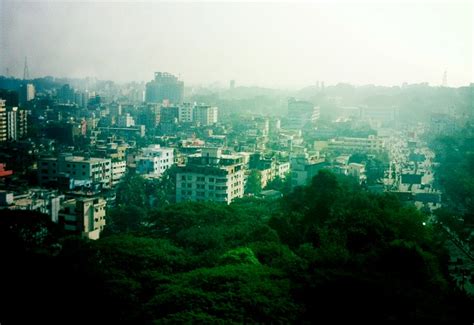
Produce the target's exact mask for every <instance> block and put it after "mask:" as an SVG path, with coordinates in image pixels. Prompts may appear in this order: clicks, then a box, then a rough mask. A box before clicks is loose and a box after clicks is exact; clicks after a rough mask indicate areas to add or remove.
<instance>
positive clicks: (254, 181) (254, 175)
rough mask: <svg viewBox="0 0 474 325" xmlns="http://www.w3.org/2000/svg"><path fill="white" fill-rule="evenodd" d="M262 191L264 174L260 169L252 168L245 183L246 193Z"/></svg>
mask: <svg viewBox="0 0 474 325" xmlns="http://www.w3.org/2000/svg"><path fill="white" fill-rule="evenodd" d="M261 191H262V175H260V172H259V171H258V170H255V169H253V170H251V171H250V174H249V176H248V177H247V182H246V184H245V193H250V194H259V193H260V192H261Z"/></svg>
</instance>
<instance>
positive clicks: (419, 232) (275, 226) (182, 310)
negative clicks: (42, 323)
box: [0, 170, 473, 324]
mask: <svg viewBox="0 0 474 325" xmlns="http://www.w3.org/2000/svg"><path fill="white" fill-rule="evenodd" d="M135 182H136V183H135ZM140 182H141V181H140V180H139V179H138V180H133V181H132V183H135V185H136V184H140ZM128 186H130V185H126V186H125V187H128ZM140 196H141V195H138V196H136V197H135V198H134V199H133V200H132V201H133V202H134V203H137V201H136V200H137V197H138V200H139V199H140ZM121 200H125V198H122V199H121ZM140 208H141V206H138V205H132V204H130V205H125V204H124V203H123V201H122V202H121V203H119V206H118V207H117V208H116V209H117V210H115V211H113V213H116V215H113V213H112V215H113V217H112V219H113V220H112V223H111V224H110V227H113V228H115V230H114V233H115V234H109V235H108V236H105V237H104V238H101V239H100V240H98V241H84V240H81V239H78V238H64V237H61V235H60V234H55V233H54V229H53V228H51V229H50V228H48V227H46V228H47V231H46V238H50V239H48V240H44V241H41V242H35V241H33V242H31V241H28V238H25V237H21V236H20V237H19V236H18V235H15V236H13V237H12V236H10V237H8V240H7V241H8V242H9V243H11V244H10V245H14V246H15V247H24V246H25V245H26V244H27V245H26V246H27V247H29V249H28V250H25V249H17V250H16V252H17V254H16V255H18V256H21V259H22V261H23V262H22V263H14V261H13V260H12V257H11V256H12V255H11V256H10V257H9V259H7V260H5V263H6V265H12V271H10V270H8V271H9V273H8V274H7V275H8V278H5V277H3V278H2V279H4V282H5V279H8V281H9V284H10V283H11V285H9V286H5V288H6V289H5V292H6V293H7V294H10V295H12V298H11V299H10V300H9V302H8V303H9V305H7V306H6V308H7V309H6V310H7V311H5V309H4V310H2V311H3V312H4V313H3V314H4V315H7V316H6V318H7V319H12V317H13V314H12V313H11V312H8V309H9V308H8V307H10V309H11V306H12V304H18V303H19V302H20V301H22V300H21V299H20V297H19V296H18V295H17V296H15V294H14V293H15V290H16V289H17V288H19V289H20V290H21V292H30V290H35V291H34V292H45V291H48V292H49V293H50V294H51V295H52V296H53V297H56V301H57V305H56V306H57V307H58V308H61V309H62V310H65V311H67V312H68V313H69V315H70V314H73V313H74V311H77V309H78V308H82V309H87V308H89V307H90V306H99V307H100V308H99V309H100V313H99V315H97V316H96V317H94V320H96V321H104V322H107V323H140V324H158V323H167V322H170V323H175V322H176V323H178V322H179V323H181V322H185V323H196V322H197V323H199V322H203V323H208V322H209V323H211V322H212V323H214V322H215V323H317V322H327V321H328V320H329V321H331V322H338V321H351V322H354V321H362V322H364V321H365V322H367V321H377V322H388V321H398V322H409V321H431V322H432V321H443V322H454V321H456V322H459V321H465V320H466V321H470V316H471V312H472V308H473V302H472V300H470V299H469V298H468V297H466V296H465V295H464V294H463V293H462V292H458V291H456V290H455V289H452V288H453V287H454V286H452V284H450V282H449V280H448V277H447V275H446V270H447V265H446V262H447V258H446V256H447V255H446V252H445V251H444V250H443V249H442V241H441V240H440V238H439V237H438V236H436V233H434V232H433V229H432V228H431V227H429V226H424V225H423V222H425V216H424V215H423V214H421V213H420V212H418V211H417V210H415V209H414V208H411V207H409V206H405V205H404V204H402V203H401V202H400V201H398V199H397V198H396V197H395V196H392V195H389V194H384V195H377V194H373V193H368V192H364V191H362V190H361V188H360V187H359V186H358V185H357V184H355V183H354V182H352V181H350V179H349V178H341V177H337V176H335V175H333V174H332V173H330V172H328V171H326V170H322V171H320V173H319V174H318V175H316V176H315V177H314V178H313V180H312V182H311V184H310V185H308V186H306V187H298V188H296V189H295V190H294V191H293V192H291V193H289V194H288V195H286V196H285V197H283V198H282V199H281V200H279V201H265V200H261V199H257V198H254V197H249V198H243V199H241V200H237V201H236V202H235V203H233V204H231V205H225V204H218V203H212V202H195V203H192V202H185V203H179V204H166V205H160V206H157V207H155V208H147V209H144V210H146V214H142V212H141V211H140ZM0 221H1V218H0ZM12 222H13V224H15V222H14V220H13V219H10V221H8V222H7V223H4V224H2V223H0V225H1V226H2V227H3V230H2V229H0V230H2V232H1V234H2V235H3V234H8V231H7V229H10V228H9V227H11V226H12ZM29 222H32V221H31V220H30V221H29ZM40 224H41V223H40ZM15 233H16V234H18V233H20V232H18V231H17V232H15ZM12 238H16V239H12ZM55 238H56V239H55ZM53 239H55V240H53ZM25 243H26V244H25ZM57 244H59V247H60V249H59V252H58V251H57V250H56V251H54V250H52V249H50V248H51V247H53V246H54V245H57ZM22 245H23V246H22ZM4 247H6V242H5V246H4ZM9 247H12V246H9ZM13 248H14V247H13ZM31 248H35V249H31ZM38 248H42V250H41V252H40V251H39V250H38ZM32 267H33V269H34V270H35V272H30V270H32ZM22 270H28V273H26V272H25V271H22ZM71 279H74V281H71ZM2 284H6V283H2ZM82 295H84V296H87V297H89V298H88V299H87V301H86V302H85V301H83V300H81V299H80V298H79V297H81V296H82ZM28 297H29V296H28ZM31 297H32V298H31V299H30V298H28V299H27V300H26V301H25V302H23V301H22V303H23V304H25V306H28V307H29V306H30V305H31V306H34V310H35V311H39V310H48V309H47V307H49V301H50V300H41V299H38V295H37V294H35V295H33V296H31ZM58 297H60V298H62V299H59V298H58ZM33 298H35V299H33ZM71 304H72V305H71ZM31 308H33V307H31ZM87 310H91V312H90V313H89V312H88V313H76V314H79V315H78V316H77V319H76V320H77V321H84V322H85V321H87V319H89V318H90V317H92V316H93V314H94V310H93V308H92V309H87ZM76 314H75V315H76ZM15 316H16V315H15ZM94 316H95V315H94ZM16 317H18V316H16ZM25 317H26V316H25ZM34 317H35V320H38V319H40V320H48V321H49V322H51V318H53V320H55V321H57V322H63V323H64V319H61V317H60V316H59V315H52V314H51V313H47V315H45V314H41V313H35V314H34ZM21 320H23V319H21ZM25 323H27V322H26V321H25Z"/></svg>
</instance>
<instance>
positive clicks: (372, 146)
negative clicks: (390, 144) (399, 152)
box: [327, 135, 384, 153]
mask: <svg viewBox="0 0 474 325" xmlns="http://www.w3.org/2000/svg"><path fill="white" fill-rule="evenodd" d="M327 146H328V149H329V150H333V151H339V152H345V153H352V152H381V151H383V150H384V141H383V139H381V138H379V137H377V136H375V135H369V136H368V137H367V138H351V137H339V138H335V139H332V140H330V141H329V142H328V143H327Z"/></svg>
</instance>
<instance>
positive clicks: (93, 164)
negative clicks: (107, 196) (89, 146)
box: [38, 155, 112, 188]
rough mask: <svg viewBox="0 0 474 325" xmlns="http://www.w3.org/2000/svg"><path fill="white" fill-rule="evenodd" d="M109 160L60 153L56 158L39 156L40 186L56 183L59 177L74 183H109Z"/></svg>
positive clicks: (104, 184) (103, 184) (103, 185)
mask: <svg viewBox="0 0 474 325" xmlns="http://www.w3.org/2000/svg"><path fill="white" fill-rule="evenodd" d="M111 165H112V163H111V160H110V159H102V158H86V157H80V156H72V155H61V156H60V157H58V158H41V159H39V162H38V180H39V184H40V186H44V185H48V184H57V183H58V181H59V178H60V177H67V178H69V179H70V180H71V183H72V184H74V186H75V185H90V184H94V183H95V184H101V185H102V187H104V188H109V187H110V185H111V177H112V174H111Z"/></svg>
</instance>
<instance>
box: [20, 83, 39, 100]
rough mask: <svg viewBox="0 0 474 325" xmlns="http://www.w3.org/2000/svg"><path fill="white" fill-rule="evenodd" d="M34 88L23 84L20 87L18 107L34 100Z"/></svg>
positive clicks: (31, 85)
mask: <svg viewBox="0 0 474 325" xmlns="http://www.w3.org/2000/svg"><path fill="white" fill-rule="evenodd" d="M35 94H36V91H35V86H34V85H33V84H23V85H21V86H20V91H19V99H20V105H25V104H26V103H27V102H29V101H31V100H33V99H35Z"/></svg>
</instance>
